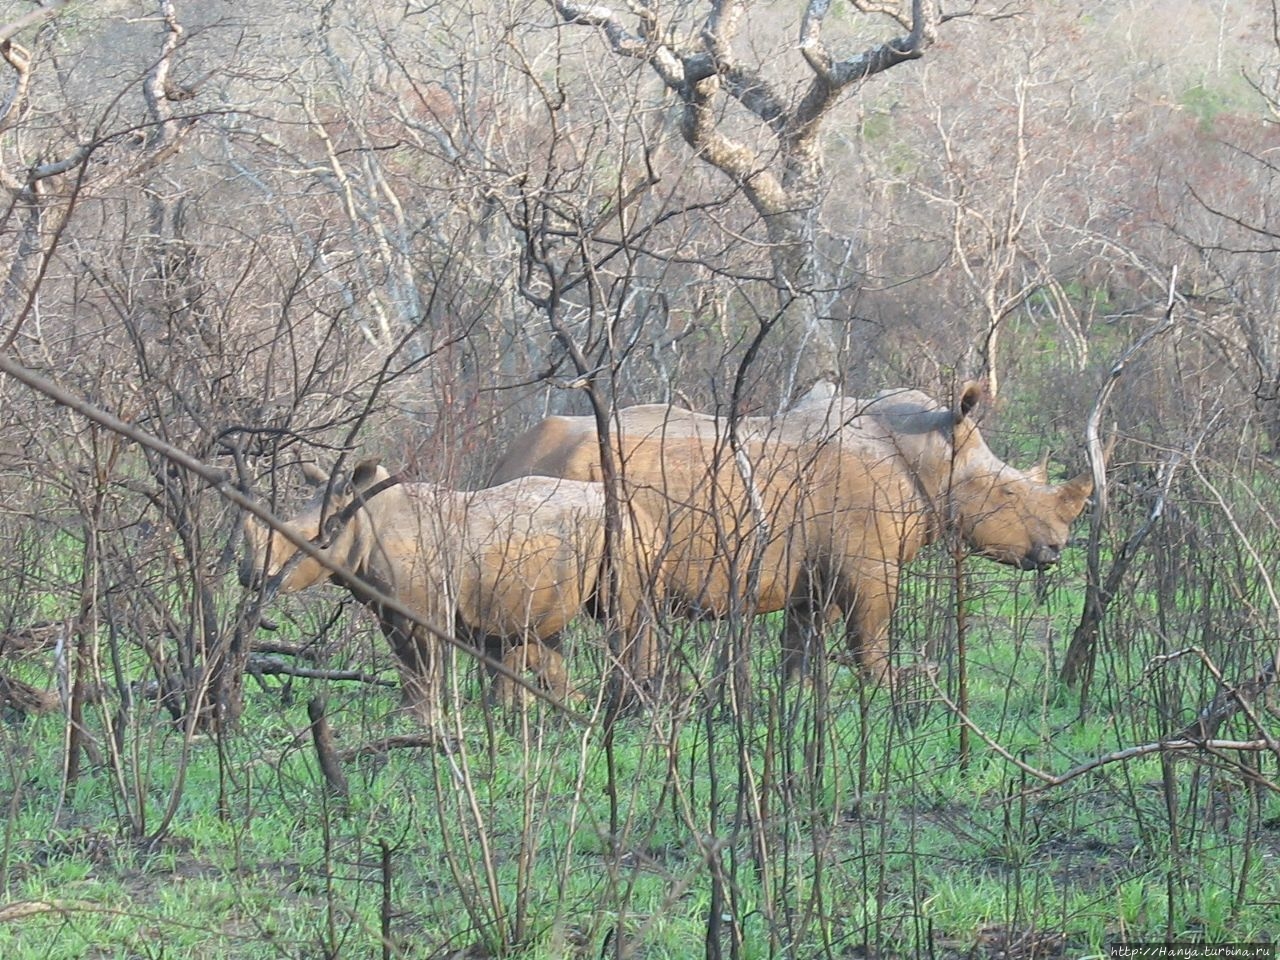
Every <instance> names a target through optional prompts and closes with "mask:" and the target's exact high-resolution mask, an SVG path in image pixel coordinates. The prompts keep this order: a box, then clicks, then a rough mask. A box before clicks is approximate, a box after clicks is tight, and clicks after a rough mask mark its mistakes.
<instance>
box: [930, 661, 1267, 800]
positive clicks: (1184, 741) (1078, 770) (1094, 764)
mask: <svg viewBox="0 0 1280 960" xmlns="http://www.w3.org/2000/svg"><path fill="white" fill-rule="evenodd" d="M930 682H931V683H932V684H933V689H934V694H935V696H937V697H938V699H939V700H941V701H942V702H943V703H944V704H945V705H946V706H947V708H948V709H949V710H951V711H952V712H953V713H954V714H955V715H956V717H958V718H959V720H960V722H961V723H962V724H964V725H965V726H966V727H968V728H969V729H970V730H972V731H973V732H974V733H975V734H977V735H978V737H979V738H980V739H981V740H982V741H983V742H984V743H985V744H986V745H987V746H988V747H990V748H991V749H992V750H994V751H995V752H996V753H997V754H999V755H1000V756H1001V757H1003V758H1004V759H1005V760H1007V761H1008V762H1009V763H1011V764H1013V765H1014V766H1015V767H1017V768H1018V769H1019V770H1021V771H1022V772H1023V773H1026V774H1027V775H1028V776H1031V777H1034V778H1035V779H1037V780H1039V781H1040V784H1039V785H1038V786H1035V787H1028V788H1027V789H1026V790H1024V791H1022V793H1021V794H1020V795H1023V796H1025V795H1027V794H1032V793H1040V792H1041V791H1044V790H1048V789H1050V788H1051V787H1060V786H1062V785H1063V784H1065V783H1069V782H1070V781H1072V780H1075V779H1077V778H1079V777H1082V776H1084V775H1085V774H1086V773H1091V772H1093V771H1094V770H1100V769H1101V768H1102V767H1105V766H1108V765H1109V764H1112V763H1120V762H1123V761H1125V760H1134V759H1136V758H1138V757H1145V756H1149V755H1151V754H1154V753H1190V752H1193V751H1194V752H1203V753H1216V752H1219V751H1226V750H1236V751H1246V752H1250V753H1261V752H1263V751H1271V752H1273V753H1277V752H1280V751H1277V750H1276V741H1275V740H1274V739H1272V738H1261V739H1257V740H1199V739H1190V738H1173V739H1169V740H1156V741H1154V742H1152V743H1143V744H1139V745H1138V746H1134V747H1125V748H1123V749H1121V750H1113V751H1112V752H1111V753H1108V754H1104V755H1103V756H1101V757H1094V758H1093V759H1092V760H1088V761H1086V762H1085V763H1082V764H1079V765H1078V766H1074V767H1072V768H1071V769H1070V770H1068V771H1067V772H1066V773H1060V774H1059V773H1049V772H1047V771H1045V770H1041V769H1039V768H1038V767H1033V766H1032V765H1031V764H1029V763H1027V762H1026V761H1025V760H1020V759H1019V758H1018V757H1016V756H1014V755H1013V754H1012V753H1011V752H1010V751H1009V749H1008V748H1007V747H1004V746H1001V745H1000V744H999V743H997V742H996V740H995V738H994V737H992V736H991V735H990V734H988V733H987V732H986V731H985V730H983V729H982V728H981V727H980V726H978V725H977V724H976V723H974V721H973V720H972V719H971V718H970V717H969V715H968V714H966V713H965V712H964V711H962V710H961V709H960V708H959V707H957V706H956V705H955V704H954V703H953V702H952V701H951V698H950V697H948V696H947V695H946V693H945V692H944V691H943V689H942V688H941V687H940V686H938V682H937V680H936V679H933V678H930ZM1258 782H1259V783H1261V784H1263V785H1264V786H1266V787H1267V788H1268V789H1269V790H1272V791H1273V792H1275V793H1280V783H1274V782H1272V781H1270V780H1265V779H1259V781H1258Z"/></svg>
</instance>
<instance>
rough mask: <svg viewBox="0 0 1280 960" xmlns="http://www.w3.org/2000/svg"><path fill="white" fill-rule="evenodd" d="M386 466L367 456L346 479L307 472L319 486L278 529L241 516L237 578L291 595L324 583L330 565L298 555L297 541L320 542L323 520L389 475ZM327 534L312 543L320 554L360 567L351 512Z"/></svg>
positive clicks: (358, 530) (330, 572)
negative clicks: (241, 541) (241, 547)
mask: <svg viewBox="0 0 1280 960" xmlns="http://www.w3.org/2000/svg"><path fill="white" fill-rule="evenodd" d="M389 476H390V475H389V474H388V473H387V471H386V469H385V468H384V467H382V466H380V465H378V463H377V462H376V461H373V460H366V461H363V462H362V463H360V464H358V465H357V466H356V468H355V470H353V471H352V473H351V475H350V476H349V477H347V476H345V475H342V474H339V475H338V476H337V477H335V478H333V480H332V482H330V480H329V478H328V477H327V476H326V477H323V478H316V477H311V476H308V481H309V482H310V483H312V484H313V485H315V486H318V487H320V490H319V492H318V493H317V494H316V496H315V497H313V498H312V499H311V500H310V501H309V502H308V503H307V504H306V505H304V506H303V507H302V509H301V511H300V512H299V513H298V515H297V516H296V517H294V518H293V519H291V520H287V521H285V522H284V524H283V530H275V529H272V528H271V527H268V526H267V525H266V524H264V523H262V522H261V521H260V520H258V519H257V518H256V517H253V516H251V515H248V514H246V515H245V518H244V524H243V530H244V543H245V551H244V555H243V557H242V558H241V561H240V582H241V583H242V584H243V585H245V586H247V587H254V588H256V587H259V586H261V585H262V584H263V583H264V582H265V583H267V584H269V585H270V586H271V587H272V589H273V590H274V591H278V592H280V593H294V592H296V591H298V590H305V589H306V588H307V587H310V586H314V585H315V584H318V583H323V582H324V581H325V580H328V579H329V578H330V577H331V576H332V575H333V570H332V569H331V567H330V566H327V565H326V564H325V563H323V562H321V561H320V560H319V559H317V558H316V557H313V556H301V557H299V556H298V554H299V553H300V551H299V548H298V546H297V542H296V541H299V540H301V541H307V542H311V543H313V544H315V543H316V542H317V541H320V540H322V535H323V534H324V533H326V531H325V530H324V526H325V522H326V521H327V520H329V519H330V518H333V517H336V516H337V515H338V514H340V513H342V512H343V511H344V510H345V509H346V508H347V507H348V506H349V505H350V504H351V502H352V500H354V499H355V497H356V495H357V494H359V493H361V492H363V491H366V490H368V489H369V488H370V487H372V486H373V485H374V484H376V483H379V482H380V481H383V480H387V479H389ZM330 533H331V536H330V537H329V538H327V540H325V541H324V542H321V543H319V544H317V546H318V549H319V553H320V554H321V555H322V556H323V557H325V558H326V559H328V560H329V561H330V562H331V563H336V564H341V565H342V566H345V567H347V568H349V569H352V570H356V569H357V568H358V567H359V566H360V558H361V554H362V549H361V546H360V542H361V540H362V536H361V525H360V523H359V521H358V518H357V517H355V516H353V517H351V518H349V520H348V521H347V522H344V523H342V524H341V526H340V527H338V529H337V530H334V531H330Z"/></svg>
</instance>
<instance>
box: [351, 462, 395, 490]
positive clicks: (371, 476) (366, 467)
mask: <svg viewBox="0 0 1280 960" xmlns="http://www.w3.org/2000/svg"><path fill="white" fill-rule="evenodd" d="M385 476H389V474H388V473H387V471H386V470H385V469H384V468H383V466H382V465H381V464H380V463H379V462H378V460H377V459H376V458H370V459H368V460H361V461H360V462H359V463H357V464H356V468H355V469H354V470H352V471H351V486H352V488H354V489H356V490H365V489H367V488H368V487H371V486H373V485H374V484H375V483H377V482H378V480H380V479H381V478H382V477H385Z"/></svg>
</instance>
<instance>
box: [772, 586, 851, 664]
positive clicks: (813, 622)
mask: <svg viewBox="0 0 1280 960" xmlns="http://www.w3.org/2000/svg"><path fill="white" fill-rule="evenodd" d="M835 612H836V613H837V614H839V612H840V611H839V610H838V609H837V610H836V611H835ZM827 622H828V621H827V611H825V610H824V609H823V608H822V607H821V606H819V605H818V604H817V603H816V602H815V601H814V600H813V599H812V598H809V597H806V598H804V599H803V600H800V601H797V602H795V603H792V604H791V605H790V606H788V607H787V610H786V613H785V615H784V617H783V621H782V677H783V680H784V681H786V682H787V683H793V682H795V681H796V680H798V679H803V678H805V677H808V676H810V675H811V674H812V673H813V664H814V663H816V662H817V658H819V657H821V656H822V655H823V650H824V649H825V646H826V645H825V643H824V642H823V635H824V634H825V632H826V627H827Z"/></svg>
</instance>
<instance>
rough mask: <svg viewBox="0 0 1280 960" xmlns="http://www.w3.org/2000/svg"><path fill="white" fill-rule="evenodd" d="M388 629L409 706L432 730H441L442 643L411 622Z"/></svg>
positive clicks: (393, 625)
mask: <svg viewBox="0 0 1280 960" xmlns="http://www.w3.org/2000/svg"><path fill="white" fill-rule="evenodd" d="M384 630H385V632H386V635H387V639H388V640H390V641H391V648H392V650H393V651H394V652H395V655H396V660H397V665H398V667H399V670H400V683H401V685H402V686H403V688H404V697H405V702H406V705H407V706H408V708H409V710H410V712H411V713H412V714H413V715H414V716H415V717H416V718H417V719H418V721H419V722H420V723H421V724H422V725H423V726H424V727H426V728H427V729H428V730H436V729H439V728H440V721H441V701H442V693H443V679H444V669H443V668H444V664H443V657H442V656H441V649H440V643H439V641H438V640H436V638H435V637H433V636H431V635H429V634H428V633H427V631H426V630H425V629H424V628H423V627H420V626H413V625H410V624H407V623H406V624H392V625H388V626H387V627H385V628H384Z"/></svg>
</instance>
